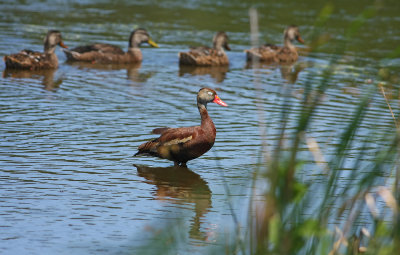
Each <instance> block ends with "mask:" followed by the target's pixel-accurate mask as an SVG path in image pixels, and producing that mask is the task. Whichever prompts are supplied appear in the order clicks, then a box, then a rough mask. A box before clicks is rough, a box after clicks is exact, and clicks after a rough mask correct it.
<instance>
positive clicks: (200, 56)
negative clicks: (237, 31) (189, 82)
mask: <svg viewBox="0 0 400 255" xmlns="http://www.w3.org/2000/svg"><path fill="white" fill-rule="evenodd" d="M224 49H226V50H231V48H230V47H229V45H228V36H227V35H226V33H225V32H218V33H216V34H215V36H214V38H213V48H209V47H206V46H200V47H191V48H190V51H189V52H180V53H179V64H181V65H192V66H226V65H229V60H228V56H227V55H226V53H225V51H224Z"/></svg>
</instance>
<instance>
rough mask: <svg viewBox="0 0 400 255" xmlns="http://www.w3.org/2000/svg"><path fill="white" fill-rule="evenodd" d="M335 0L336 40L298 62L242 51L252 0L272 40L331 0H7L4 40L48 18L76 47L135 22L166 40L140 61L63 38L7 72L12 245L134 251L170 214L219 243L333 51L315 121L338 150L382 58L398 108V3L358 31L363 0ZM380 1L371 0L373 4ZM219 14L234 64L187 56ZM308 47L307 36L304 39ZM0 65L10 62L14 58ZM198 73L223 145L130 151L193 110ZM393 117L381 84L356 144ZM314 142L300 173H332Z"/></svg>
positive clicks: (1, 101) (121, 37)
mask: <svg viewBox="0 0 400 255" xmlns="http://www.w3.org/2000/svg"><path fill="white" fill-rule="evenodd" d="M335 4H336V5H337V6H334V7H335V9H334V12H333V15H332V17H331V19H329V21H328V22H327V23H326V25H325V27H324V29H323V30H324V32H325V33H326V34H327V35H328V36H329V38H330V40H328V41H327V43H326V44H324V45H323V46H322V47H321V48H319V49H318V50H317V51H315V52H313V53H311V54H309V55H307V54H305V53H304V54H302V56H301V57H300V59H299V61H298V63H296V64H295V65H294V66H290V67H276V66H263V67H261V68H259V69H253V68H248V67H247V66H246V62H245V55H244V53H243V50H244V49H246V48H249V47H250V37H249V18H248V8H249V7H251V6H254V7H256V8H257V9H258V11H259V28H260V41H263V42H264V41H266V42H272V43H281V41H282V32H283V29H284V28H285V27H286V25H289V24H297V25H299V27H300V31H301V32H302V35H303V38H304V40H305V41H307V40H308V42H309V41H310V40H311V37H312V35H313V32H314V28H315V26H314V25H315V20H316V18H317V17H318V15H319V13H320V11H321V9H322V8H323V7H324V4H323V3H321V2H320V1H312V0H307V1H303V2H302V3H292V2H291V1H284V2H282V1H281V2H279V3H278V2H276V1H271V2H269V1H267V2H265V1H262V2H261V1H260V2H254V3H253V5H250V4H247V3H244V2H242V1H217V2H215V1H184V2H181V1H172V0H170V1H157V0H152V1H117V2H115V3H108V2H107V1H94V0H87V1H69V2H68V3H66V2H64V1H3V2H2V3H0V14H1V16H2V18H1V20H0V28H1V29H0V53H1V55H6V54H9V53H14V52H18V51H19V50H21V49H25V48H30V49H33V50H42V48H43V45H42V43H43V41H42V40H43V37H44V35H45V34H46V31H47V30H48V29H59V30H61V31H62V34H63V38H64V41H65V44H67V45H68V46H69V47H75V46H78V45H82V44H85V43H88V42H105V43H112V44H115V45H118V46H120V47H122V48H123V49H126V47H127V44H128V42H127V40H128V36H129V34H130V32H131V31H132V30H133V29H134V28H137V27H145V28H146V29H147V30H148V31H149V33H150V34H151V35H152V37H153V39H154V40H155V41H156V42H157V43H158V44H159V45H160V48H158V49H155V48H150V47H148V46H144V47H143V48H142V51H143V55H144V61H143V63H142V64H141V65H133V66H92V65H84V64H69V63H65V56H64V55H63V53H62V52H61V50H60V49H57V55H58V57H59V61H60V67H59V68H58V69H57V70H54V71H40V72H27V71H23V72H17V71H4V72H3V78H0V123H1V125H0V135H1V139H0V228H1V231H0V240H1V242H0V253H2V254H39V253H41V254H72V253H75V254H115V253H127V252H133V253H134V252H135V251H136V250H137V249H138V247H140V246H141V245H143V244H145V243H146V242H147V241H148V240H149V238H150V237H151V236H153V234H154V233H155V230H156V229H157V228H158V227H161V226H163V224H164V223H166V222H169V221H171V220H179V222H181V223H182V226H181V228H182V230H183V232H184V233H185V238H186V245H184V246H182V247H180V249H181V250H182V253H187V252H194V253H198V254H200V253H204V252H206V251H207V249H209V247H210V246H212V245H214V244H221V245H223V244H224V239H223V238H220V239H218V238H219V237H222V236H223V235H224V234H225V233H226V232H228V231H229V230H230V229H232V228H233V226H234V223H233V220H232V211H231V210H230V208H229V206H228V201H231V203H232V206H233V212H234V213H235V214H237V215H238V217H239V219H240V220H243V222H244V223H245V219H246V213H247V209H246V208H247V205H248V198H249V195H250V194H251V192H250V189H251V176H252V173H253V172H254V171H255V167H254V166H255V165H256V163H257V162H259V155H260V151H262V150H266V151H268V148H271V147H272V146H273V145H274V144H275V143H276V140H277V139H278V134H279V130H280V128H281V123H280V122H279V119H280V113H281V110H282V107H285V106H284V104H283V102H284V100H283V99H284V98H285V97H284V96H287V92H288V91H289V92H290V100H291V102H292V107H293V109H292V114H291V115H290V116H289V117H290V120H289V127H288V128H289V130H290V129H291V128H293V127H294V126H295V119H296V116H297V115H298V114H299V106H300V103H301V100H302V95H303V92H304V87H305V83H306V82H307V80H309V79H310V77H311V79H312V80H313V81H314V82H313V84H315V86H316V85H317V84H318V81H319V80H321V79H322V72H323V70H324V68H325V67H327V65H328V64H329V61H330V59H331V58H332V57H338V58H339V59H340V61H339V65H338V67H337V68H336V70H335V72H334V74H333V76H332V79H331V80H330V81H329V82H330V87H329V89H328V91H327V93H326V95H325V97H324V98H323V100H322V105H321V106H320V108H319V109H318V111H317V113H316V114H315V116H314V119H313V123H312V126H311V128H310V132H309V133H308V134H307V135H308V136H310V137H312V138H315V139H316V140H317V141H318V143H319V144H320V146H321V149H322V151H323V152H324V153H325V156H326V157H327V158H329V157H330V156H332V153H333V151H334V150H333V148H334V145H335V144H337V143H338V136H339V134H340V132H341V130H343V129H344V128H345V127H346V125H347V123H348V122H347V121H348V120H349V118H351V116H352V113H353V112H354V109H355V107H356V106H357V104H358V102H359V101H360V98H361V97H362V96H363V95H365V94H366V93H367V91H368V88H369V87H370V83H371V82H372V83H375V82H376V77H377V73H379V72H381V73H382V72H383V73H384V74H385V75H386V76H385V77H386V78H387V80H389V82H387V86H386V87H385V88H386V89H387V91H386V92H387V95H388V97H389V99H390V102H392V107H393V109H394V110H395V111H396V110H397V109H398V107H399V105H398V103H397V101H395V99H396V98H397V97H398V93H397V91H398V85H399V82H398V78H396V75H395V73H394V70H398V68H399V66H400V59H398V58H397V59H396V58H390V56H391V53H392V52H393V50H394V49H395V48H397V47H398V45H399V42H400V33H399V31H398V29H396V28H398V27H400V19H399V18H398V13H399V10H400V6H399V3H398V2H397V1H388V2H383V4H381V5H380V6H377V8H378V11H377V13H376V15H375V16H374V17H373V18H371V20H369V21H368V22H367V23H366V25H365V26H362V27H361V28H360V31H359V33H357V34H356V35H355V36H354V37H352V38H351V40H350V41H346V36H345V34H344V32H345V30H346V28H347V27H348V26H349V24H350V22H352V21H354V20H355V18H356V17H357V16H358V15H359V14H360V12H361V11H362V10H361V9H360V8H358V7H357V6H359V3H358V1H340V2H336V3H335ZM373 6H375V4H374V2H372V1H370V2H369V4H365V5H364V7H365V8H369V7H373ZM356 7H357V8H356ZM219 30H224V31H226V32H227V33H228V35H229V37H230V46H231V48H232V51H231V52H228V56H229V59H230V61H231V65H230V66H229V68H214V69H207V68H179V65H178V59H177V54H178V52H180V51H184V50H187V49H188V46H189V45H202V44H206V45H211V39H212V37H213V34H214V33H215V32H216V31H219ZM344 42H346V48H344V50H343V51H340V52H341V53H340V54H341V55H335V54H337V45H343V44H342V43H344ZM299 47H300V48H302V49H303V52H306V49H307V45H305V46H300V45H299ZM0 68H1V69H2V70H4V69H5V65H4V63H1V64H0ZM202 87H211V88H214V89H216V90H217V91H218V94H219V96H220V97H221V99H222V100H224V101H225V102H226V103H227V104H229V107H227V108H224V107H220V106H218V105H215V104H212V105H211V104H210V105H209V107H208V110H209V114H210V115H211V117H212V118H213V120H214V123H215V125H216V127H217V132H218V133H217V139H216V142H215V145H214V147H213V149H212V150H211V151H209V152H208V153H207V154H205V155H204V156H202V157H200V158H198V159H195V160H193V161H190V162H189V164H188V169H176V168H173V167H171V166H172V164H171V162H168V161H166V160H161V159H154V158H134V157H132V155H133V154H134V153H135V152H136V148H137V146H138V145H139V144H141V143H142V142H144V141H147V140H149V139H151V138H153V137H154V135H151V134H150V131H151V130H152V129H153V128H156V127H164V126H172V127H177V126H191V125H197V124H198V123H199V121H200V119H199V114H198V111H197V108H196V102H195V99H196V93H197V91H198V90H199V89H200V88H202ZM393 126H394V124H393V119H392V116H391V114H390V112H389V110H388V108H387V104H386V102H385V100H384V98H383V97H382V95H381V94H379V93H376V95H375V96H374V98H373V101H372V102H371V104H370V110H369V111H368V113H367V116H366V119H365V121H364V122H363V123H362V124H361V128H360V130H359V132H358V133H357V136H358V138H357V139H356V140H357V141H356V144H354V146H353V148H354V151H352V152H349V153H356V152H357V150H358V149H360V148H361V147H362V141H364V140H365V139H367V138H368V139H369V138H370V137H371V136H370V135H371V134H375V135H374V139H375V140H374V142H373V145H374V146H371V148H370V150H369V151H370V153H371V154H373V153H374V151H375V149H376V148H378V147H379V146H380V145H381V144H384V143H385V140H384V135H383V134H385V132H388V131H390V130H392V129H393ZM264 134H267V135H266V136H265V135H264ZM262 143H265V144H266V145H267V146H266V147H262ZM263 148H264V149H263ZM303 153H304V157H305V158H307V159H308V160H309V162H310V164H309V166H308V167H305V169H306V170H305V171H304V172H302V173H301V176H302V177H301V178H303V179H304V180H308V181H309V180H315V181H316V182H318V181H322V179H324V178H325V177H324V175H317V176H315V173H319V172H321V169H318V168H316V167H315V165H314V164H311V162H312V156H311V154H310V153H309V151H308V150H307V148H306V146H305V145H304V151H303ZM368 160H369V159H368V158H366V159H365V160H364V163H365V164H367V163H368ZM351 163H352V162H350V161H349V162H348V164H351ZM346 175H347V174H345V173H344V174H343V176H344V180H345V179H346ZM347 176H348V175H347ZM388 176H389V172H388ZM384 177H387V176H384ZM226 187H227V188H229V192H230V193H229V194H230V195H228V193H227V190H226Z"/></svg>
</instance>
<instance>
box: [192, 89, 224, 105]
mask: <svg viewBox="0 0 400 255" xmlns="http://www.w3.org/2000/svg"><path fill="white" fill-rule="evenodd" d="M207 103H216V104H219V105H222V106H228V105H227V104H226V103H225V102H223V101H222V100H221V98H219V96H218V95H217V92H215V90H213V89H210V88H202V89H200V90H199V93H197V104H200V105H204V106H205V107H207Z"/></svg>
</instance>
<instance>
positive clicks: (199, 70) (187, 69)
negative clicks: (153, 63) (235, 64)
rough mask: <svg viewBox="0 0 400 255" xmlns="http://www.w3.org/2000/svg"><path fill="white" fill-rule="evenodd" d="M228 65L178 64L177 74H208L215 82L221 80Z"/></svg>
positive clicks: (223, 78)
mask: <svg viewBox="0 0 400 255" xmlns="http://www.w3.org/2000/svg"><path fill="white" fill-rule="evenodd" d="M228 70H229V66H187V65H179V76H184V75H185V74H190V75H210V76H211V77H212V78H213V79H214V80H215V81H216V82H218V83H220V82H223V81H224V80H225V78H226V73H227V72H228Z"/></svg>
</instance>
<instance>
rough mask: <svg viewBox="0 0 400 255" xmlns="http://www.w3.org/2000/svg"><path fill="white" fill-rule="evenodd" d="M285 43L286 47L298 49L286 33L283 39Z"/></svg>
mask: <svg viewBox="0 0 400 255" xmlns="http://www.w3.org/2000/svg"><path fill="white" fill-rule="evenodd" d="M283 42H284V45H285V47H286V48H289V49H292V50H296V46H294V44H293V43H292V40H291V39H290V38H289V36H288V35H287V34H285V38H284V39H283Z"/></svg>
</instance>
